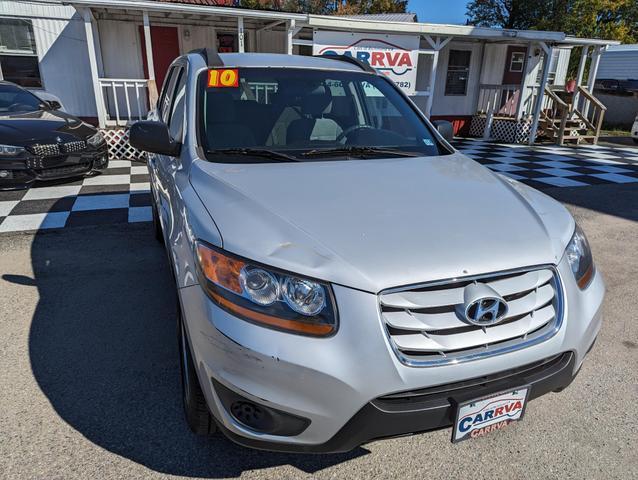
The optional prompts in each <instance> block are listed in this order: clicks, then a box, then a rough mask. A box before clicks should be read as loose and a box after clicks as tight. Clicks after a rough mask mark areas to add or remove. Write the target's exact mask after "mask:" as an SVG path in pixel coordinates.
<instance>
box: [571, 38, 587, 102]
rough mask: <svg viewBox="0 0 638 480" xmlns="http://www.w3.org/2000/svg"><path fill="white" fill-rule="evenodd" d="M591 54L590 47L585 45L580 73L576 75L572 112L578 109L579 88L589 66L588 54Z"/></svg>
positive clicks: (580, 63)
mask: <svg viewBox="0 0 638 480" xmlns="http://www.w3.org/2000/svg"><path fill="white" fill-rule="evenodd" d="M588 53H589V47H588V46H587V45H585V46H584V47H583V51H582V52H581V53H580V62H579V63H578V73H577V74H576V91H575V92H574V100H573V101H572V112H573V111H574V110H575V109H576V108H578V97H579V96H580V92H579V91H578V87H580V86H581V85H582V84H583V77H584V76H585V66H586V65H587V54H588Z"/></svg>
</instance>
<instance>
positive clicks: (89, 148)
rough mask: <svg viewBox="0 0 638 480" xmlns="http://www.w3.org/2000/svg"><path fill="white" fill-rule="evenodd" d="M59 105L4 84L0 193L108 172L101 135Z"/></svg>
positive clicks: (0, 102)
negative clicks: (40, 183)
mask: <svg viewBox="0 0 638 480" xmlns="http://www.w3.org/2000/svg"><path fill="white" fill-rule="evenodd" d="M56 103H57V102H46V101H44V100H41V99H40V98H38V97H36V96H35V95H34V94H32V93H31V92H29V91H28V90H25V89H24V88H22V87H19V86H18V85H15V84H13V83H10V82H0V189H6V188H24V187H28V186H29V185H30V184H31V183H33V182H34V181H36V180H52V179H59V178H66V177H76V176H80V175H85V174H87V173H90V172H93V171H99V170H104V169H105V168H107V166H108V154H107V146H106V142H105V141H104V137H103V136H102V134H101V133H100V132H98V130H97V129H96V128H94V127H93V126H91V125H89V124H87V123H85V122H83V121H82V120H80V119H79V118H77V117H74V116H73V115H69V114H68V113H65V112H62V111H61V110H58V108H59V104H56Z"/></svg>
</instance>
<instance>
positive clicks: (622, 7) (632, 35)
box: [466, 0, 638, 43]
mask: <svg viewBox="0 0 638 480" xmlns="http://www.w3.org/2000/svg"><path fill="white" fill-rule="evenodd" d="M466 15H467V17H468V20H469V23H471V24H473V25H477V26H487V27H503V28H518V29H531V30H551V31H559V32H565V33H567V34H570V35H575V36H579V37H594V38H604V39H608V40H620V41H622V42H628V43H632V42H635V41H638V2H636V0H473V1H471V2H470V3H469V4H468V6H467V12H466Z"/></svg>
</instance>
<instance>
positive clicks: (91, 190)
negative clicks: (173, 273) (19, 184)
mask: <svg viewBox="0 0 638 480" xmlns="http://www.w3.org/2000/svg"><path fill="white" fill-rule="evenodd" d="M151 219H152V216H151V193H150V184H149V175H148V168H147V167H146V164H144V163H138V162H133V163H131V161H129V160H111V161H110V162H109V168H108V169H107V170H105V171H104V172H103V173H102V174H98V175H94V176H89V177H85V178H75V179H69V180H59V181H55V182H46V183H45V182H39V183H37V184H36V185H34V186H32V187H31V188H30V189H28V190H10V191H0V233H1V232H15V231H30V230H40V229H50V228H62V227H75V226H83V225H98V224H104V223H127V222H128V223H131V222H145V221H150V220H151Z"/></svg>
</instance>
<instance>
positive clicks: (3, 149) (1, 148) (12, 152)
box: [0, 145, 24, 157]
mask: <svg viewBox="0 0 638 480" xmlns="http://www.w3.org/2000/svg"><path fill="white" fill-rule="evenodd" d="M23 152H24V148H22V147H16V146H13V145H0V156H2V157H15V156H16V155H20V154H21V153H23Z"/></svg>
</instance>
